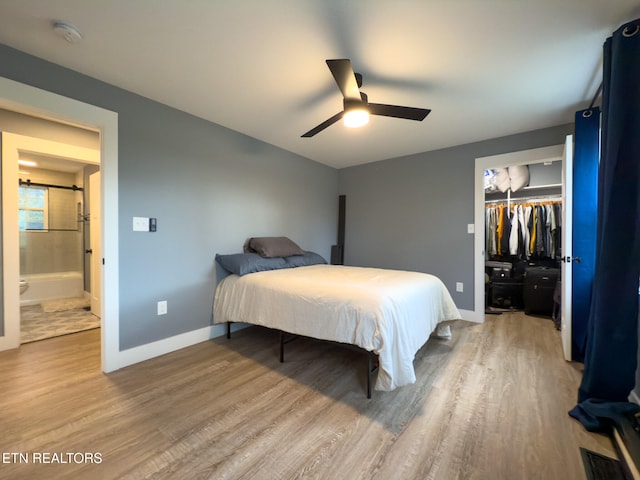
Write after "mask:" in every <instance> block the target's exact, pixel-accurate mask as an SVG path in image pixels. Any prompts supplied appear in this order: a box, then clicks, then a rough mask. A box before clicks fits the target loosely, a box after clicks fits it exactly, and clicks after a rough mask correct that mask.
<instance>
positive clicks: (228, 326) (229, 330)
mask: <svg viewBox="0 0 640 480" xmlns="http://www.w3.org/2000/svg"><path fill="white" fill-rule="evenodd" d="M227 338H231V322H227Z"/></svg>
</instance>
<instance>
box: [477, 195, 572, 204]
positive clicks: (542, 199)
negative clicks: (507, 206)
mask: <svg viewBox="0 0 640 480" xmlns="http://www.w3.org/2000/svg"><path fill="white" fill-rule="evenodd" d="M507 200H508V199H506V198H501V199H499V200H485V202H484V203H485V205H486V204H489V203H491V204H493V203H507ZM509 202H510V203H527V202H562V197H541V196H538V197H520V198H511V199H509Z"/></svg>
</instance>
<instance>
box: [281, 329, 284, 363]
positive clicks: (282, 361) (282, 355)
mask: <svg viewBox="0 0 640 480" xmlns="http://www.w3.org/2000/svg"><path fill="white" fill-rule="evenodd" d="M280 363H284V332H280Z"/></svg>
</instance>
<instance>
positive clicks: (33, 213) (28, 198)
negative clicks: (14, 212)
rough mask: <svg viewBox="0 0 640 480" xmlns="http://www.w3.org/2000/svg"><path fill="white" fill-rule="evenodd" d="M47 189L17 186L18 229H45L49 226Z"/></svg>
mask: <svg viewBox="0 0 640 480" xmlns="http://www.w3.org/2000/svg"><path fill="white" fill-rule="evenodd" d="M48 206H49V189H48V188H46V187H18V227H19V228H20V230H46V229H47V228H48V227H49V208H48Z"/></svg>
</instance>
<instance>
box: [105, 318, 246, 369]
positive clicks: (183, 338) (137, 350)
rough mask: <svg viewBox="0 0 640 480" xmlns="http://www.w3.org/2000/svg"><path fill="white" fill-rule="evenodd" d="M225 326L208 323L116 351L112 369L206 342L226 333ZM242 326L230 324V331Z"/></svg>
mask: <svg viewBox="0 0 640 480" xmlns="http://www.w3.org/2000/svg"><path fill="white" fill-rule="evenodd" d="M225 327H226V325H225V324H217V325H210V326H208V327H204V328H200V329H198V330H193V331H191V332H186V333H182V334H180V335H176V336H173V337H170V338H165V339H162V340H158V341H157V342H151V343H147V344H145V345H140V346H139V347H133V348H129V349H127V350H121V351H120V352H118V358H117V361H116V362H117V366H116V368H115V369H114V370H117V369H120V368H124V367H127V366H129V365H133V364H134V363H140V362H144V361H145V360H149V359H151V358H155V357H159V356H160V355H165V354H167V353H171V352H175V351H176V350H180V349H182V348H186V347H190V346H191V345H195V344H196V343H201V342H206V341H207V340H211V339H212V338H216V337H221V336H222V335H224V334H225V333H226V328H225ZM242 328H246V325H244V324H239V323H234V324H232V325H231V331H232V332H235V331H237V330H241V329H242ZM111 371H113V370H111Z"/></svg>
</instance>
